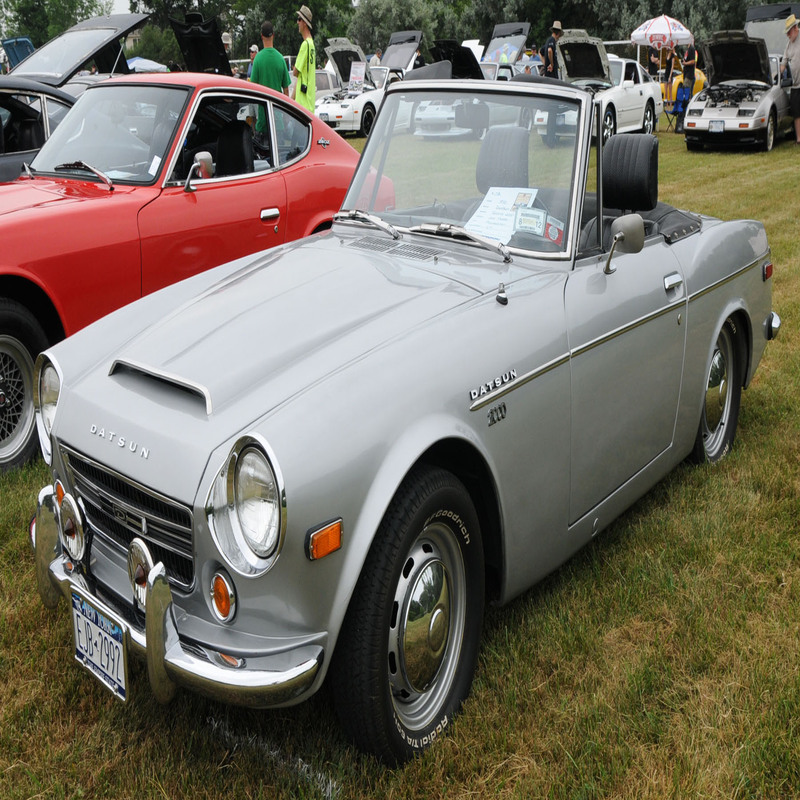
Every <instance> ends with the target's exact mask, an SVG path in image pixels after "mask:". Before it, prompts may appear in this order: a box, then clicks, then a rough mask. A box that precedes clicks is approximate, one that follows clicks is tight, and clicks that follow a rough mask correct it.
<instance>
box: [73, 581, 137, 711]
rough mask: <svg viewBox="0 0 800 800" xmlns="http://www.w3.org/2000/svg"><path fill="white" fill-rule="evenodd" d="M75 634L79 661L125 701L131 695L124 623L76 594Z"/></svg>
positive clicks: (74, 612)
mask: <svg viewBox="0 0 800 800" xmlns="http://www.w3.org/2000/svg"><path fill="white" fill-rule="evenodd" d="M72 632H73V634H74V637H75V658H76V660H77V661H78V662H80V663H81V664H83V666H84V667H86V669H87V670H89V672H91V673H92V675H94V676H95V678H97V679H98V680H99V681H100V683H102V684H103V686H105V687H106V688H107V689H109V690H110V691H111V692H112V693H113V694H114V695H115V696H116V697H118V698H119V699H120V700H122V701H123V702H124V701H125V700H126V699H127V693H128V689H127V687H128V654H127V648H126V641H125V628H124V626H123V625H122V623H121V622H120V621H119V620H118V619H117V618H116V617H114V615H113V614H110V613H109V612H108V611H106V610H105V609H101V608H98V607H97V606H96V604H95V603H93V602H92V601H90V600H87V599H85V598H84V597H81V596H80V595H79V594H78V593H77V592H73V593H72Z"/></svg>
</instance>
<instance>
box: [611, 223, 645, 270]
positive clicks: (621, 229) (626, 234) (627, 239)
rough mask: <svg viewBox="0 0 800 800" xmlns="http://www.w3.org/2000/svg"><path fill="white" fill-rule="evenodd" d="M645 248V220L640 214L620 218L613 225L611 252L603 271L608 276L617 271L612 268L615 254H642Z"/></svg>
mask: <svg viewBox="0 0 800 800" xmlns="http://www.w3.org/2000/svg"><path fill="white" fill-rule="evenodd" d="M643 247H644V220H643V219H642V217H641V215H640V214H626V215H625V216H624V217H618V218H617V219H615V220H614V221H613V222H612V223H611V250H610V251H609V253H608V259H607V260H606V265H605V267H604V269H603V272H605V274H606V275H611V274H612V273H613V272H615V271H616V269H617V268H616V267H613V266H611V259H612V258H613V257H614V253H616V252H617V250H619V252H620V253H640V252H641V250H642V248H643Z"/></svg>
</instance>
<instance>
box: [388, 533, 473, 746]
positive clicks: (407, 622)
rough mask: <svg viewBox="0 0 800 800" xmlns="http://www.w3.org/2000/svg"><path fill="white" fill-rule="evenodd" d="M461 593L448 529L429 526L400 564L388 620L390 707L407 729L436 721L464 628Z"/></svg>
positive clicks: (458, 560)
mask: <svg viewBox="0 0 800 800" xmlns="http://www.w3.org/2000/svg"><path fill="white" fill-rule="evenodd" d="M434 584H436V585H434ZM466 591H467V586H466V569H465V566H464V559H463V557H462V554H461V550H460V548H459V545H458V542H457V540H456V538H455V536H454V534H453V532H452V530H451V529H450V528H449V527H447V526H446V525H441V524H438V523H436V524H433V525H429V526H428V527H426V528H425V529H424V530H423V531H422V532H421V534H420V535H419V536H418V537H417V539H416V540H415V542H414V544H413V545H412V546H411V548H410V549H409V551H408V554H407V556H406V558H405V560H404V562H403V568H402V570H401V574H400V578H399V580H398V582H397V586H396V587H395V592H394V598H393V602H392V612H391V618H390V621H389V641H388V648H387V650H388V652H387V656H388V659H387V672H388V678H389V687H390V691H391V698H392V705H393V707H394V710H395V713H396V714H397V717H398V718H399V719H400V721H401V722H402V723H403V725H405V726H406V727H407V728H409V729H411V730H421V729H423V728H425V727H426V726H428V725H430V724H431V723H432V722H434V721H435V720H436V719H437V718H438V716H439V715H440V713H441V709H442V707H443V705H444V703H445V701H446V698H447V697H448V695H449V693H450V690H451V688H452V686H453V682H454V680H455V676H456V672H457V667H458V662H459V657H460V654H461V643H462V640H463V636H464V628H465V623H466V605H467V602H466V597H467V594H466ZM420 612H421V613H420Z"/></svg>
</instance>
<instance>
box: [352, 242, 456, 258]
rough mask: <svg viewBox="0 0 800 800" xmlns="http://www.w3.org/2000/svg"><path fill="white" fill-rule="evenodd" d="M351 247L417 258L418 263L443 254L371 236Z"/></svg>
mask: <svg viewBox="0 0 800 800" xmlns="http://www.w3.org/2000/svg"><path fill="white" fill-rule="evenodd" d="M349 246H350V247H357V248H359V250H371V251H372V252H373V253H391V254H392V255H393V256H401V257H402V258H415V259H417V261H427V260H428V259H429V258H434V257H435V256H438V255H441V254H442V251H441V250H435V249H434V248H432V247H419V246H418V245H413V244H398V243H397V242H395V241H394V240H392V239H378V238H376V237H371V236H365V237H364V238H363V239H358V240H357V241H355V242H353V243H352V244H351V245H349Z"/></svg>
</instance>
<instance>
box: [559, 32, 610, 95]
mask: <svg viewBox="0 0 800 800" xmlns="http://www.w3.org/2000/svg"><path fill="white" fill-rule="evenodd" d="M556 51H557V57H558V63H559V67H560V69H561V79H562V80H565V81H568V82H570V83H575V82H576V81H605V82H607V83H609V84H613V82H614V81H613V78H612V76H611V67H610V65H609V63H608V55H607V54H606V48H605V45H604V44H603V42H602V41H601V40H600V39H597V38H595V37H594V36H589V35H588V34H587V33H586V31H581V30H572V31H566V32H565V33H564V35H563V36H562V37H561V38H560V39H559V40H558V42H557V43H556Z"/></svg>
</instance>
